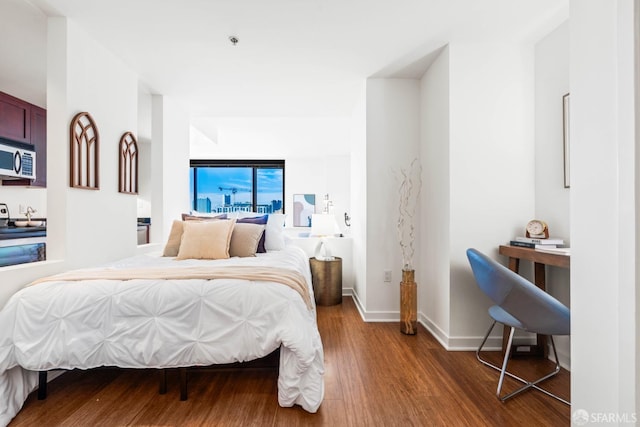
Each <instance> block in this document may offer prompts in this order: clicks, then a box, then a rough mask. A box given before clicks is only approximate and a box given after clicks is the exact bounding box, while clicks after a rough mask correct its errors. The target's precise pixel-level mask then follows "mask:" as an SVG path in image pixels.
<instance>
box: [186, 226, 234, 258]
mask: <svg viewBox="0 0 640 427" xmlns="http://www.w3.org/2000/svg"><path fill="white" fill-rule="evenodd" d="M235 222H236V221H235V219H232V220H219V221H185V222H184V223H183V224H182V227H183V228H184V231H183V233H182V241H181V242H180V250H179V251H178V256H177V258H176V259H223V258H229V242H230V240H231V233H232V232H233V226H234V225H235Z"/></svg>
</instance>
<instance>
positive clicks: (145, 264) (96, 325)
mask: <svg viewBox="0 0 640 427" xmlns="http://www.w3.org/2000/svg"><path fill="white" fill-rule="evenodd" d="M211 269H212V270H214V271H216V273H215V274H216V276H215V277H212V276H211V275H207V274H205V271H206V270H211ZM255 269H257V270H258V271H259V272H265V274H266V275H261V276H252V275H251V274H253V273H251V274H249V272H252V271H255ZM145 272H147V273H145ZM220 274H222V275H220ZM247 274H249V275H247ZM283 274H284V275H287V276H292V277H294V279H296V280H298V283H300V281H302V283H304V287H306V289H305V291H306V294H307V295H306V297H305V296H304V295H303V294H304V292H302V291H301V290H300V289H296V285H295V284H293V285H292V284H286V283H281V281H279V280H278V279H277V277H278V276H281V275H283ZM123 276H124V277H123ZM294 281H295V280H294ZM0 325H2V327H1V328H0V425H5V424H8V423H9V421H10V420H11V419H12V418H13V417H14V416H15V414H17V412H18V411H19V410H20V408H21V407H22V404H23V403H24V400H25V399H26V397H27V396H28V394H29V393H30V392H31V391H33V390H34V389H35V388H36V384H37V382H38V371H47V370H54V369H75V368H80V369H90V368H96V367H100V366H115V367H121V368H158V369H162V368H176V367H178V368H182V367H192V366H209V365H213V364H227V363H234V362H244V361H250V360H255V359H258V358H261V357H264V356H266V355H269V354H270V353H272V352H274V351H276V350H277V349H278V348H279V349H280V362H279V373H278V403H279V404H280V405H281V406H283V407H289V406H293V405H300V406H301V407H302V408H304V409H305V410H306V411H308V412H311V413H314V412H316V411H317V410H318V408H319V406H320V404H321V402H322V399H323V395H324V382H323V374H324V361H323V348H322V342H321V339H320V334H319V332H318V329H317V324H316V310H315V303H314V298H313V290H312V287H311V277H310V272H309V261H308V257H307V256H306V255H305V254H304V252H303V251H302V250H301V249H299V248H297V247H293V246H286V247H284V248H283V249H281V250H277V251H268V252H266V253H258V254H256V256H250V257H231V258H228V259H216V260H210V259H181V260H180V261H178V260H177V258H176V257H170V256H160V254H156V255H142V256H136V257H132V258H127V259H125V260H121V261H118V262H116V263H113V264H111V265H109V266H108V268H106V269H105V268H101V269H85V270H80V271H73V272H68V273H64V274H63V275H58V276H54V277H52V278H47V279H46V280H44V281H42V282H41V283H36V284H32V285H29V286H27V287H25V288H24V289H22V290H21V291H19V292H18V293H16V294H15V295H14V296H12V298H11V299H10V300H9V301H8V302H7V304H6V306H5V307H4V308H3V309H2V311H0Z"/></svg>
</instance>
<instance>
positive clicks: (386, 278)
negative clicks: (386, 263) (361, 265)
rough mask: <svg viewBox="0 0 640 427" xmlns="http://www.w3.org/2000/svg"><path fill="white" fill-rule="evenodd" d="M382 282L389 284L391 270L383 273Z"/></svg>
mask: <svg viewBox="0 0 640 427" xmlns="http://www.w3.org/2000/svg"><path fill="white" fill-rule="evenodd" d="M384 281H385V282H389V283H391V270H385V271H384Z"/></svg>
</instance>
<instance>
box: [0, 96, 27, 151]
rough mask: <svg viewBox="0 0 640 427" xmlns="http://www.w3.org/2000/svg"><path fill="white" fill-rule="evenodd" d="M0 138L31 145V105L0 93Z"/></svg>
mask: <svg viewBox="0 0 640 427" xmlns="http://www.w3.org/2000/svg"><path fill="white" fill-rule="evenodd" d="M0 136H2V137H4V138H7V139H11V140H14V141H18V142H26V143H27V144H31V104H29V103H28V102H25V101H23V100H21V99H18V98H15V97H13V96H11V95H8V94H6V93H3V92H0Z"/></svg>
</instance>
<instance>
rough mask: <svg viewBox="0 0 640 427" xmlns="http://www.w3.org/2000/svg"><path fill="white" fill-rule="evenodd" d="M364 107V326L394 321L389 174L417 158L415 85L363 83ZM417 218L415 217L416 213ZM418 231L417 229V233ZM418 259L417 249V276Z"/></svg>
mask: <svg viewBox="0 0 640 427" xmlns="http://www.w3.org/2000/svg"><path fill="white" fill-rule="evenodd" d="M366 105H367V107H366V120H367V124H366V135H367V147H366V158H367V169H366V170H367V172H366V173H367V180H366V186H367V190H366V192H367V199H366V202H367V234H366V248H367V250H366V254H367V290H366V296H365V298H366V301H364V302H363V303H364V304H365V308H366V310H367V318H368V319H369V320H385V319H386V320H389V319H397V318H398V312H399V307H400V288H399V285H398V283H400V280H401V279H402V258H401V255H400V245H399V242H398V236H397V228H396V223H397V220H398V217H397V212H398V211H397V208H396V207H397V206H398V203H399V195H398V191H399V183H398V182H397V180H396V177H395V175H394V172H395V173H397V172H398V171H399V170H400V169H401V168H407V167H408V166H409V165H410V164H411V162H412V160H413V159H415V158H416V157H419V143H420V122H419V112H420V85H419V82H418V80H415V79H368V80H367V95H366ZM416 217H417V218H419V217H420V211H419V207H418V209H417V212H416ZM419 230H420V224H416V233H418V232H419ZM416 246H417V242H416ZM418 259H420V250H419V247H416V252H415V258H414V264H415V265H416V269H417V270H420V268H421V267H420V265H417V264H416V263H415V260H418ZM385 270H391V272H392V280H391V283H386V282H384V271H385ZM360 297H362V295H360Z"/></svg>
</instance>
